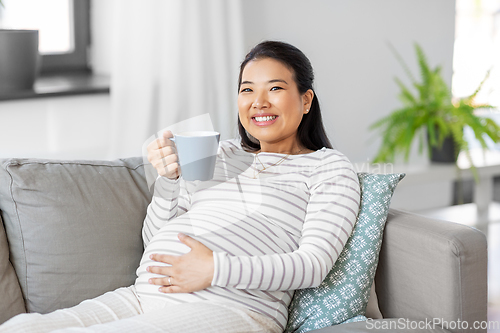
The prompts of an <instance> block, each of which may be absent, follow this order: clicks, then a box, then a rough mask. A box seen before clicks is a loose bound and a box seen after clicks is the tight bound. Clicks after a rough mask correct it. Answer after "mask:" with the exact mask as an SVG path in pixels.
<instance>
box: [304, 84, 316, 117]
mask: <svg viewBox="0 0 500 333" xmlns="http://www.w3.org/2000/svg"><path fill="white" fill-rule="evenodd" d="M313 98H314V92H313V91H312V89H309V90H308V91H306V92H305V93H304V95H302V101H303V103H304V110H303V112H304V114H306V113H309V110H311V104H312V100H313Z"/></svg>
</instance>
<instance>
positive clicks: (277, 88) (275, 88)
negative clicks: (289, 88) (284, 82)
mask: <svg viewBox="0 0 500 333" xmlns="http://www.w3.org/2000/svg"><path fill="white" fill-rule="evenodd" d="M280 89H283V88H281V87H272V88H271V91H276V90H280Z"/></svg>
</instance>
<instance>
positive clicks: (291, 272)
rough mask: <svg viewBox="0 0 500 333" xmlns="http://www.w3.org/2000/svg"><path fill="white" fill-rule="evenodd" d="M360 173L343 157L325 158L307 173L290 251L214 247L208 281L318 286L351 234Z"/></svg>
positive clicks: (245, 285)
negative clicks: (301, 218)
mask: <svg viewBox="0 0 500 333" xmlns="http://www.w3.org/2000/svg"><path fill="white" fill-rule="evenodd" d="M359 202H360V190H359V183H358V177H357V175H356V173H355V172H354V170H353V168H352V165H351V163H350V162H349V161H348V160H347V159H345V157H338V158H336V159H335V161H334V162H333V163H332V162H328V163H324V164H323V165H321V166H320V167H318V168H316V170H315V172H314V173H313V175H312V177H311V183H310V200H309V204H308V206H307V214H306V219H305V222H304V225H303V229H302V236H301V238H300V240H299V248H298V249H297V250H296V251H294V252H292V253H285V254H273V255H262V256H252V257H249V256H230V255H229V254H227V253H225V252H214V277H213V280H212V286H219V287H232V288H237V289H259V290H293V289H302V288H310V287H316V286H318V285H319V284H320V283H321V282H322V281H323V279H324V278H325V276H326V275H327V274H328V272H329V271H330V270H331V268H332V267H333V265H334V263H335V261H336V260H337V258H338V256H339V254H340V252H341V251H342V249H343V247H344V245H345V243H346V241H347V239H348V238H349V236H350V234H351V232H352V229H353V227H354V224H355V222H356V217H357V214H358V210H359Z"/></svg>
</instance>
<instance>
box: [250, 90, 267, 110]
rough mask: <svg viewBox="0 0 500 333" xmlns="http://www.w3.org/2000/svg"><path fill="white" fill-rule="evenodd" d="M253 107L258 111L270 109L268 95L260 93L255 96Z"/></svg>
mask: <svg viewBox="0 0 500 333" xmlns="http://www.w3.org/2000/svg"><path fill="white" fill-rule="evenodd" d="M252 107H253V108H254V109H258V110H260V109H265V108H268V107H269V100H268V98H267V95H266V94H265V93H264V92H261V93H258V94H257V96H255V100H254V101H253V103H252Z"/></svg>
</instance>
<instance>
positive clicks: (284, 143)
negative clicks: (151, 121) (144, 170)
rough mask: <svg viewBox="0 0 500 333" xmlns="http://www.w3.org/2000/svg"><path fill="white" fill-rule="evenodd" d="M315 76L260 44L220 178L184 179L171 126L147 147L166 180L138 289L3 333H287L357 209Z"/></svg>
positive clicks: (243, 80) (354, 185) (26, 319)
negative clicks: (301, 293)
mask: <svg viewBox="0 0 500 333" xmlns="http://www.w3.org/2000/svg"><path fill="white" fill-rule="evenodd" d="M313 78H314V77H313V70H312V67H311V64H310V62H309V60H308V59H307V58H306V56H305V55H304V54H303V53H302V52H301V51H300V50H298V49H297V48H295V47H294V46H292V45H289V44H286V43H282V42H274V41H267V42H263V43H260V44H259V45H257V46H256V47H254V48H253V49H252V50H251V51H250V52H249V53H248V54H247V56H246V58H245V60H244V61H243V63H242V64H241V68H240V76H239V85H238V110H239V119H238V127H239V134H240V138H239V139H238V140H228V141H223V142H221V144H220V147H219V152H218V155H217V162H216V169H215V174H214V178H213V179H212V180H210V181H205V182H200V181H194V182H188V181H184V180H183V179H182V170H180V168H179V165H178V164H177V155H176V152H175V148H174V146H173V145H172V142H171V141H170V140H169V139H168V138H170V137H172V133H170V132H169V131H167V132H165V133H164V135H163V137H161V138H159V139H157V140H156V141H154V142H152V143H151V144H150V145H149V147H148V159H149V161H150V162H151V163H152V165H153V166H154V167H155V168H156V169H157V171H158V173H159V177H158V179H157V181H156V183H155V193H154V196H153V199H152V201H151V204H150V205H149V207H148V210H147V216H146V219H145V221H144V227H143V239H144V245H145V251H144V254H143V257H142V260H141V263H140V266H139V268H138V269H137V276H138V277H137V280H136V282H135V284H134V285H133V286H130V287H127V288H120V289H117V290H115V291H112V292H109V293H106V294H104V295H102V296H100V297H97V298H95V299H92V300H87V301H84V302H82V303H80V304H79V305H77V306H75V307H73V308H69V309H62V310H58V311H55V312H53V313H50V314H46V315H40V314H23V315H19V316H16V317H14V318H13V319H11V320H10V321H8V322H7V323H5V324H4V325H2V326H0V332H52V331H58V330H59V332H80V331H82V332H282V331H283V329H284V328H285V326H286V322H287V315H288V311H287V308H288V305H289V303H290V301H291V299H292V297H293V291H294V290H296V289H301V288H311V287H315V286H318V285H319V284H320V283H321V282H322V280H323V279H324V277H325V276H326V275H327V273H328V272H329V270H330V269H331V268H332V267H333V264H334V263H335V261H336V260H337V258H338V255H339V254H340V252H341V251H342V248H343V247H344V245H345V243H346V241H347V239H348V238H349V236H350V234H351V231H352V229H353V226H354V223H355V221H356V216H357V213H358V209H359V200H360V190H359V184H358V180H357V176H356V173H355V172H354V171H353V168H352V165H351V163H350V162H349V160H348V159H347V158H346V157H345V156H344V155H343V154H342V153H340V152H339V151H337V150H335V149H332V147H331V144H330V142H329V141H328V138H327V137H326V134H325V131H324V128H323V124H322V120H321V113H320V107H319V103H318V98H317V96H316V95H315V93H314V90H313V87H312V85H313Z"/></svg>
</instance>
